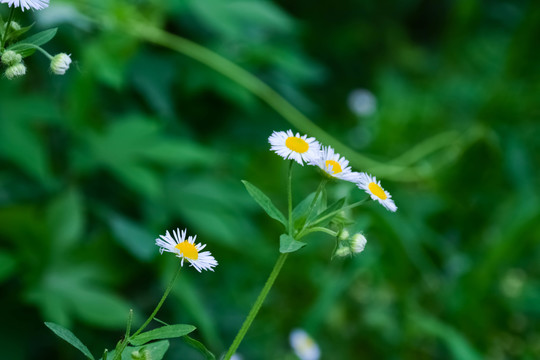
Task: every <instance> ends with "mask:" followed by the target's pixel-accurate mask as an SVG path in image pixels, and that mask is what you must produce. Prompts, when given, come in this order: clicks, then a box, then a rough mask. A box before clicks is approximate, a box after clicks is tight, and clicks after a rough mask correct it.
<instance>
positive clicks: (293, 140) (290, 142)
mask: <svg viewBox="0 0 540 360" xmlns="http://www.w3.org/2000/svg"><path fill="white" fill-rule="evenodd" d="M285 146H286V147H288V148H289V149H290V150H292V151H294V152H297V153H300V154H303V153H305V152H306V151H308V150H309V145H308V143H307V142H306V141H305V140H302V139H300V138H297V137H295V136H291V137H288V138H287V140H285Z"/></svg>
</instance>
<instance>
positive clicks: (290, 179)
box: [287, 160, 294, 237]
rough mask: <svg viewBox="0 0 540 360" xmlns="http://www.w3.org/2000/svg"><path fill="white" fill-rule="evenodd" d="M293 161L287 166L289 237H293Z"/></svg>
mask: <svg viewBox="0 0 540 360" xmlns="http://www.w3.org/2000/svg"><path fill="white" fill-rule="evenodd" d="M293 162H294V161H293V160H291V162H290V164H289V172H288V175H287V210H288V214H289V229H288V230H289V235H290V236H292V237H294V228H293V218H292V169H293Z"/></svg>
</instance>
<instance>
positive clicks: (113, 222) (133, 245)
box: [105, 213, 158, 261]
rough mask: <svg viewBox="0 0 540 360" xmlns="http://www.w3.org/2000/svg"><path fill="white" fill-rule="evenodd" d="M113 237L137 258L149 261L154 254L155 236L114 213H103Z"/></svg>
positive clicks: (155, 252)
mask: <svg viewBox="0 0 540 360" xmlns="http://www.w3.org/2000/svg"><path fill="white" fill-rule="evenodd" d="M105 216H106V218H107V220H108V222H109V225H110V226H111V229H112V231H113V234H114V237H115V239H116V240H117V241H118V243H119V244H120V245H122V246H123V247H124V248H125V249H126V250H127V251H128V252H130V253H131V254H132V255H133V256H135V257H136V258H137V259H139V260H142V261H150V260H152V259H153V258H154V257H155V256H156V255H157V253H158V252H157V251H156V249H157V248H156V247H155V241H154V239H155V236H153V235H152V234H151V233H150V232H148V231H147V230H146V229H144V228H143V227H141V226H139V225H138V224H137V223H135V222H133V221H130V220H129V219H127V218H125V217H123V216H120V215H118V214H115V213H107V214H105Z"/></svg>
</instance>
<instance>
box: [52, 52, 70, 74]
mask: <svg viewBox="0 0 540 360" xmlns="http://www.w3.org/2000/svg"><path fill="white" fill-rule="evenodd" d="M69 64H71V58H70V55H68V54H65V53H60V54H56V55H55V56H54V57H53V58H52V60H51V71H52V72H53V73H54V74H56V75H64V74H65V73H66V71H67V70H68V69H69Z"/></svg>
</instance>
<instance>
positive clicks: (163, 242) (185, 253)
mask: <svg viewBox="0 0 540 360" xmlns="http://www.w3.org/2000/svg"><path fill="white" fill-rule="evenodd" d="M186 232H187V229H185V230H182V233H180V229H176V231H174V230H173V236H171V235H170V234H169V231H168V230H167V233H166V234H165V235H159V237H160V238H157V239H156V245H157V246H159V247H160V249H159V251H160V252H161V253H162V254H163V251H167V252H171V253H174V254H176V256H177V257H179V258H180V259H182V262H181V264H180V265H182V266H184V259H185V260H187V261H188V262H189V263H190V264H191V266H193V267H194V268H195V269H196V270H197V271H198V272H201V270H210V271H214V269H213V267H215V266H217V265H218V262H217V261H216V259H214V257H213V256H212V254H211V253H210V251H203V252H201V250H202V249H204V247H205V246H206V244H205V245H202V244H200V243H199V244H195V239H197V235H195V236H190V237H188V239H187V240H186Z"/></svg>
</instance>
